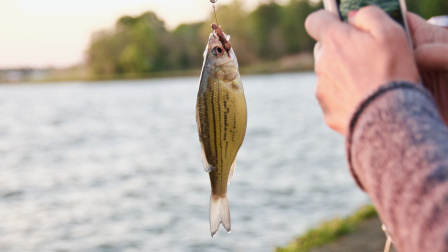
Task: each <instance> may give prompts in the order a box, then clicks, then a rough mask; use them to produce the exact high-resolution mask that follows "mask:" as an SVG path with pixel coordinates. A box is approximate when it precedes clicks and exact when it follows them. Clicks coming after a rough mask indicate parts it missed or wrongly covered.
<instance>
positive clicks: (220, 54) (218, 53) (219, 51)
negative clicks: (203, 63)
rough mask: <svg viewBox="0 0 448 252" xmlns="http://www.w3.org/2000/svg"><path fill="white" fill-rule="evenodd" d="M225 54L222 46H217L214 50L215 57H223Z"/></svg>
mask: <svg viewBox="0 0 448 252" xmlns="http://www.w3.org/2000/svg"><path fill="white" fill-rule="evenodd" d="M223 52H224V50H223V49H222V48H221V47H220V46H215V47H213V49H212V54H213V55H215V56H216V57H218V56H222V54H223Z"/></svg>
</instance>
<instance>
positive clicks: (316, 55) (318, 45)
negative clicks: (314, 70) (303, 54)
mask: <svg viewBox="0 0 448 252" xmlns="http://www.w3.org/2000/svg"><path fill="white" fill-rule="evenodd" d="M321 52H322V44H321V43H320V42H317V43H316V44H315V45H314V53H313V54H314V62H318V61H319V59H320V55H321Z"/></svg>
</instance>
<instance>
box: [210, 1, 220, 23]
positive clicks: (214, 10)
mask: <svg viewBox="0 0 448 252" xmlns="http://www.w3.org/2000/svg"><path fill="white" fill-rule="evenodd" d="M217 1H218V0H210V3H212V4H213V12H214V13H215V20H216V25H217V26H218V27H219V24H218V18H217V17H216V8H215V3H216V2H217Z"/></svg>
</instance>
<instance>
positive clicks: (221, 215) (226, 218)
mask: <svg viewBox="0 0 448 252" xmlns="http://www.w3.org/2000/svg"><path fill="white" fill-rule="evenodd" d="M220 224H222V225H223V226H224V228H225V229H226V230H227V232H229V233H230V210H229V201H228V199H227V195H225V196H221V197H219V196H218V197H217V196H213V195H211V196H210V232H211V234H212V237H214V236H215V235H216V234H217V233H218V231H219V225H220Z"/></svg>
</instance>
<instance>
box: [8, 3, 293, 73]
mask: <svg viewBox="0 0 448 252" xmlns="http://www.w3.org/2000/svg"><path fill="white" fill-rule="evenodd" d="M231 2H232V0H220V1H218V2H217V3H216V7H217V8H219V6H220V5H225V4H229V3H231ZM266 2H268V0H246V1H245V2H244V5H245V8H247V9H251V8H254V7H255V6H258V5H259V4H261V3H266ZM278 2H280V3H282V2H285V1H278ZM174 5H175V7H172V6H174ZM0 9H1V10H2V12H3V13H2V16H1V17H0V34H1V35H0V69H17V68H67V67H72V66H76V65H79V64H82V63H84V62H85V51H86V50H87V47H88V45H89V42H90V37H91V35H92V33H93V32H95V31H98V30H103V29H109V28H112V27H113V25H114V24H115V22H116V20H117V19H118V18H119V17H121V16H125V15H129V16H136V15H140V14H142V13H144V12H146V11H153V12H154V13H156V14H157V16H158V17H159V18H160V19H161V20H163V21H164V23H165V27H166V28H167V29H169V30H172V29H174V28H176V27H177V26H178V25H180V24H184V23H193V22H200V21H204V20H205V19H207V18H208V17H209V15H210V14H211V10H212V4H211V3H210V1H205V0H193V1H188V2H186V1H181V0H174V1H170V2H166V1H163V2H162V1H156V0H128V1H126V2H109V1H108V2H106V1H105V0H97V1H94V2H92V1H88V0H78V1H77V2H61V1H57V0H42V1H38V2H36V1H34V0H18V1H17V0H16V1H15V0H3V1H2V2H0ZM185 10H188V11H185ZM21 31H25V32H21Z"/></svg>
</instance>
